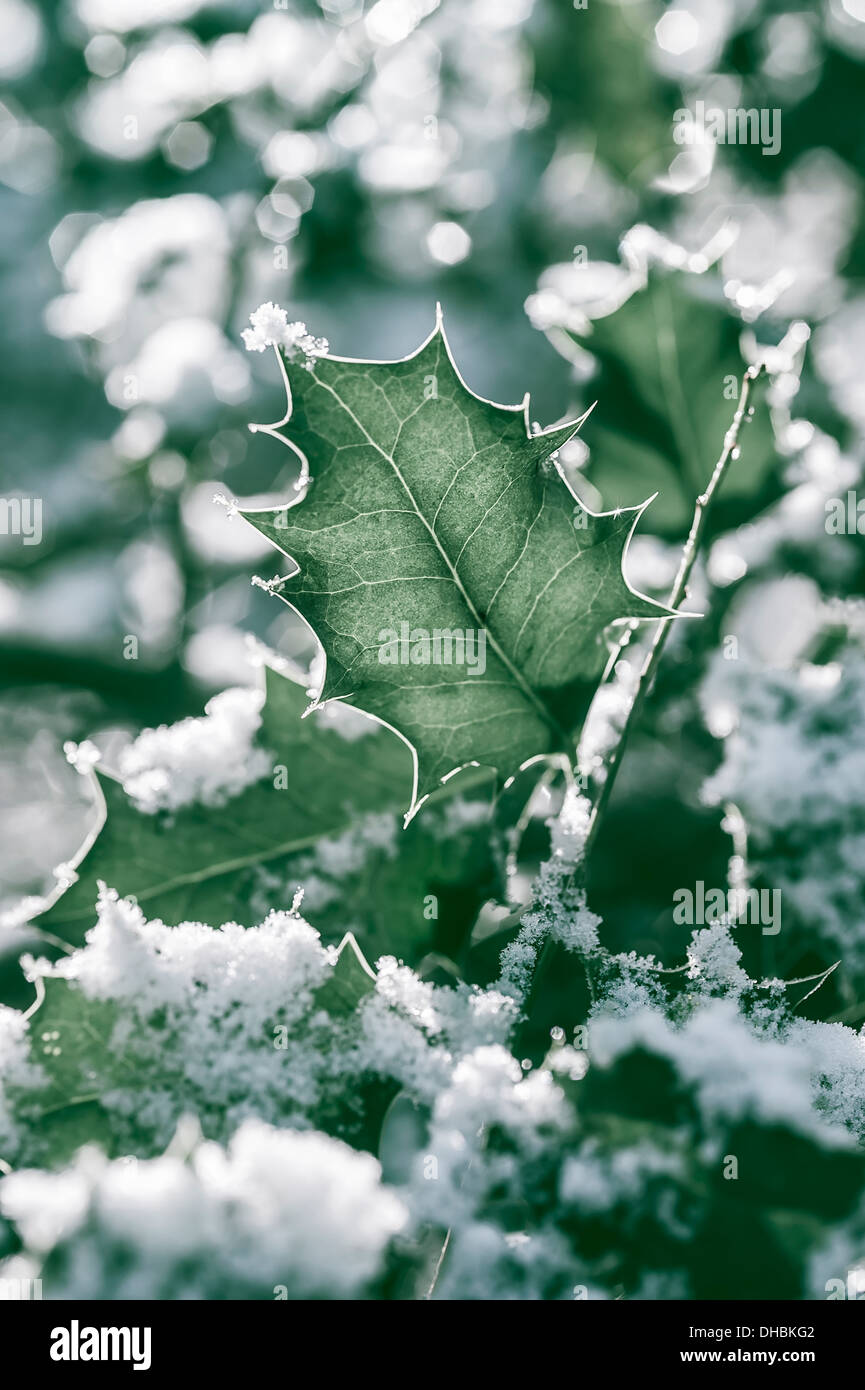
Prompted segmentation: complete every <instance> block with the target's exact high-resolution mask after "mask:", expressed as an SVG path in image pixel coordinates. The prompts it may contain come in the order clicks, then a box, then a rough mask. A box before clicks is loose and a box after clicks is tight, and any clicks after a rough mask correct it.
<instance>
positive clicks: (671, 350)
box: [652, 284, 706, 488]
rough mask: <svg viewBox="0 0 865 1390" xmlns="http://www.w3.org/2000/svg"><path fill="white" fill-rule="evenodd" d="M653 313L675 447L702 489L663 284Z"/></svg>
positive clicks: (672, 321) (662, 380)
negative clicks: (661, 314) (662, 316)
mask: <svg viewBox="0 0 865 1390" xmlns="http://www.w3.org/2000/svg"><path fill="white" fill-rule="evenodd" d="M662 306H663V311H664V318H665V320H666V321H665V322H664V323H660V322H659V318H660V311H661V307H662ZM652 312H653V314H654V316H655V343H656V345H657V348H658V365H659V366H660V369H661V386H662V389H663V392H664V400H665V402H666V405H667V413H668V416H669V420H670V424H671V426H672V429H673V435H674V437H675V440H676V447H677V448H678V450H679V453H680V454H681V456H682V458H683V459H684V461H685V464H686V466H688V468H689V472H690V474H691V479H692V481H693V483H694V485H695V486H696V487H700V488H702V486H703V483H704V482H705V481H706V480H705V479H703V478H701V477H700V476H699V469H700V448H699V441H698V439H697V435H696V433H695V431H694V422H693V420H692V419H691V416H690V413H689V411H688V402H687V400H686V398H685V393H684V391H683V390H682V378H681V371H680V368H679V349H678V344H677V343H676V329H675V322H674V319H673V311H672V308H671V303H670V291H669V287H668V286H667V285H666V284H664V285H661V286H659V287H658V295H657V298H656V299H655V301H654V302H653V305H652ZM686 436H687V437H686ZM689 461H690V462H689Z"/></svg>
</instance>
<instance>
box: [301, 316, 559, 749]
mask: <svg viewBox="0 0 865 1390" xmlns="http://www.w3.org/2000/svg"><path fill="white" fill-rule="evenodd" d="M440 359H441V342H439V343H438V344H437V346H436V366H438V364H439V361H440ZM315 380H316V382H317V383H318V385H319V386H323V387H324V389H325V390H326V391H329V392H330V394H331V395H332V396H333V398H334V400H336V401H337V402H338V403H339V405H340V406H341V407H342V409H343V410H344V411H345V412H346V414H347V415H348V416H350V418H351V419H352V420H353V421H354V423H355V424H356V425H357V428H358V429H359V430H360V431H361V433H362V434H363V435H364V437H365V438H366V439H367V440H368V442H369V443H370V444H371V445H372V447H373V448H374V449H375V450H376V452H377V453H378V454H380V455H381V457H382V458H383V459H384V460H385V462H386V463H389V464H390V466H391V468H392V469H393V471H394V473H395V474H396V476H397V479H398V480H399V482H400V485H401V486H402V488H403V491H404V492H405V494H406V497H407V498H408V499H409V501H410V502H411V505H412V508H413V509H414V512H415V515H416V516H417V517H418V518H419V520H420V521H421V523H422V524H423V526H424V528H425V529H426V531H427V532H428V533H429V535H430V537H431V539H432V542H433V544H434V545H435V548H436V550H437V551H438V553H439V555H440V556H441V558H442V560H443V561H444V563H445V565H446V566H447V568H448V570H449V572H450V575H451V578H452V580H453V582H454V584H455V585H456V586H457V590H458V591H459V593H460V595H461V596H462V598H463V600H464V602H465V604H466V607H467V608H468V610H469V612H470V613H471V615H472V617H473V619H474V621H475V624H476V626H477V631H478V632H480V631H481V630H482V629H483V631H484V632H486V634H487V638H488V640H489V643H490V646H491V647H492V648H493V650H494V651H495V653H496V656H497V657H498V658H499V660H500V661H501V662H502V664H503V665H504V667H505V669H506V670H507V671H508V672H509V673H510V675H511V678H512V679H513V681H514V683H515V684H516V685H517V686H519V688H520V690H522V692H523V694H524V695H526V696H527V698H528V699H529V701H530V702H531V703H532V704H533V705H534V707H535V709H536V710H537V711H538V713H539V714H540V716H541V718H542V719H543V720H544V722H545V723H546V724H547V725H548V726H549V727H550V728H551V729H552V730H553V731H554V733H555V734H556V737H557V738H558V739H560V740H562V741H563V742H565V741H566V739H567V735H566V734H565V731H564V729H562V728H561V726H560V725H559V723H558V722H557V720H555V719H554V718H553V717H552V715H551V714H550V712H549V710H548V709H547V708H546V706H545V705H544V703H543V701H542V700H541V699H539V697H538V696H537V695H536V694H535V692H534V690H532V687H531V686H530V685H529V683H528V681H527V680H526V679H525V677H524V676H523V674H522V672H521V671H520V670H519V669H518V668H517V667H516V666H514V664H513V662H512V661H511V660H510V658H509V656H508V655H507V653H506V652H505V651H504V650H503V649H502V647H501V646H500V645H499V643H498V641H497V640H496V637H495V634H494V633H492V632H490V631H489V630H488V629H487V628H485V627H484V624H483V623H482V621H481V616H480V614H479V613H478V610H477V608H476V607H475V605H474V603H473V602H472V599H471V597H470V595H469V594H468V592H467V590H466V588H465V585H464V584H463V582H462V579H461V578H460V576H459V573H458V571H457V570H456V568H455V567H454V565H453V563H452V561H451V558H450V556H449V555H448V553H447V551H446V550H445V548H444V546H443V545H442V543H441V541H440V540H439V538H438V536H437V535H436V533H435V530H434V529H433V527H432V526H431V525H430V523H429V522H428V521H427V519H426V517H425V516H424V514H423V512H422V511H421V509H420V507H419V506H418V504H417V500H416V499H415V496H414V493H413V492H412V490H411V488H410V487H409V485H408V483H407V482H406V480H405V478H404V477H403V475H402V473H401V471H400V468H399V465H398V464H397V462H396V459H395V458H394V457H393V455H392V454H389V453H388V452H387V450H386V449H383V448H382V447H381V445H380V444H379V443H377V441H376V440H375V439H373V437H372V435H371V434H370V433H369V430H367V428H366V426H365V425H364V424H363V423H362V422H361V421H360V420H359V419H358V418H357V416H356V415H355V413H354V411H353V410H352V408H351V406H350V405H348V403H347V402H346V401H344V400H343V398H342V396H341V395H340V394H339V392H338V391H337V390H335V389H334V387H333V386H331V385H330V383H329V382H327V381H322V379H321V378H320V377H319V376H316V378H315ZM418 409H420V407H418ZM411 418H412V417H411V416H408V417H407V419H411ZM405 423H406V421H405V420H401V421H400V424H399V428H398V430H397V433H396V444H398V443H399V438H400V435H401V434H402V429H403V426H404V425H405ZM396 444H395V446H394V447H396ZM476 457H477V451H475V453H474V454H473V455H472V459H474V458H476ZM469 461H471V460H469ZM461 553H462V552H461Z"/></svg>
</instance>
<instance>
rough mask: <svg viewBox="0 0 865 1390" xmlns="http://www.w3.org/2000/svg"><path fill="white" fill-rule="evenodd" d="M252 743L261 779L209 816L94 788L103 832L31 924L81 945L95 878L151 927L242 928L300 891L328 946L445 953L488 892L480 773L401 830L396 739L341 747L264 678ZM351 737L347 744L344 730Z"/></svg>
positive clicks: (382, 732)
mask: <svg viewBox="0 0 865 1390" xmlns="http://www.w3.org/2000/svg"><path fill="white" fill-rule="evenodd" d="M265 678H266V701H265V704H264V707H263V713H262V724H261V728H260V730H259V733H258V738H257V742H258V744H259V746H260V747H263V748H266V749H267V750H268V751H269V752H270V753H271V754H272V756H273V771H272V774H268V775H267V776H265V777H264V778H263V779H262V780H261V781H258V782H255V783H253V784H252V785H251V786H249V787H248V788H246V790H245V791H243V792H241V793H240V795H238V796H236V797H234V798H233V799H232V800H230V801H229V802H227V803H226V804H225V805H221V806H207V805H203V804H200V803H195V804H192V805H189V806H185V807H182V808H180V809H179V810H176V811H173V812H171V813H167V812H158V813H156V814H148V813H146V812H143V811H140V810H138V809H137V808H136V806H135V805H134V803H133V802H132V801H130V800H129V798H128V797H127V795H126V793H125V791H124V789H123V786H122V785H121V783H120V782H119V781H118V780H117V778H116V777H114V776H112V775H110V774H108V773H105V772H101V771H100V772H97V773H95V774H89V775H90V776H91V777H92V778H93V785H94V792H95V796H96V799H97V803H98V805H99V808H100V811H99V819H100V825H99V827H98V828H97V830H96V831H95V832H94V834H93V835H91V836H90V837H89V838H88V841H87V842H86V844H85V845H84V846H83V849H82V851H81V854H80V855H79V859H78V862H77V864H76V865H75V868H76V870H77V878H76V879H75V881H74V882H73V883H72V884H71V885H70V886H69V887H68V888H66V890H65V891H62V892H59V893H58V895H57V896H56V897H55V899H54V901H53V902H52V903H51V905H50V906H49V907H48V908H47V910H46V911H45V912H43V913H42V915H41V916H40V917H39V918H38V925H39V926H40V927H42V928H43V929H44V930H45V931H47V932H50V933H52V934H53V935H54V936H57V937H60V938H61V939H62V940H64V941H68V942H71V943H72V944H74V945H80V944H81V942H82V941H83V940H84V935H85V932H86V931H87V930H88V929H89V928H90V927H91V926H92V925H93V923H94V921H95V918H96V913H95V903H96V897H97V893H98V884H99V882H100V881H102V882H105V883H107V884H109V885H110V886H111V887H112V888H114V889H116V890H117V892H119V893H120V894H121V896H124V897H127V896H132V897H135V898H136V899H137V900H138V902H139V903H140V905H141V907H142V908H143V909H144V911H145V912H146V914H147V916H148V917H151V918H158V919H159V920H161V921H163V922H165V923H167V924H168V925H170V926H176V925H178V924H179V923H180V922H184V921H201V922H239V923H241V925H243V926H253V925H254V924H255V923H256V922H259V921H261V919H262V918H263V917H264V916H266V914H267V913H268V912H269V911H270V910H271V909H273V908H277V909H286V908H289V907H290V906H291V904H292V899H293V897H294V894H295V891H296V890H297V888H299V887H301V888H305V889H306V892H307V897H306V901H305V902H304V906H303V911H304V913H305V915H306V916H307V917H308V919H309V920H310V922H311V923H312V924H313V925H314V926H315V927H316V928H317V930H319V931H320V932H321V934H322V937H323V938H324V940H325V941H339V940H340V939H341V938H342V937H343V935H344V934H345V932H346V931H349V930H351V931H353V932H355V934H356V935H357V936H358V938H359V940H361V941H362V942H363V945H364V948H365V950H366V951H367V952H368V954H369V955H370V957H371V958H373V959H375V958H377V957H378V956H379V955H381V954H382V953H386V952H389V953H393V954H395V955H398V956H401V957H403V958H404V959H406V960H409V961H414V960H416V959H418V958H419V957H420V956H422V955H423V954H424V953H425V952H426V951H428V950H430V949H432V948H433V946H438V947H440V948H441V949H443V950H446V951H447V952H448V953H450V954H457V953H458V952H459V950H460V947H461V944H462V942H463V940H464V938H467V937H468V934H469V932H470V931H471V928H472V926H473V923H474V918H475V915H476V913H477V910H478V909H479V907H480V905H481V903H482V902H483V901H484V900H485V899H486V898H487V897H490V896H493V895H494V894H495V893H496V892H497V891H499V889H500V881H499V876H498V872H497V869H496V866H495V863H494V859H493V849H492V847H491V845H490V836H489V821H490V816H491V808H492V791H493V787H492V776H491V774H490V773H488V772H484V771H482V770H480V769H477V768H473V769H467V771H466V772H465V773H464V774H463V775H462V776H461V777H459V778H455V779H454V781H453V782H452V783H448V786H447V787H446V788H442V789H441V791H440V793H439V794H438V796H437V798H436V799H435V805H434V806H433V807H431V808H430V809H431V816H430V819H429V820H428V821H427V822H426V823H423V824H422V823H420V822H418V823H413V824H412V825H411V826H409V827H408V828H407V829H405V830H403V826H402V815H401V806H402V805H403V804H404V801H405V798H406V796H407V794H408V789H409V787H410V786H411V759H410V757H409V755H408V753H407V751H406V749H405V747H404V745H403V744H402V742H401V741H400V740H399V739H397V738H395V737H393V735H392V734H391V733H390V732H389V731H388V730H386V729H384V728H381V727H380V726H378V725H376V724H375V722H374V721H372V720H370V721H368V725H369V732H367V733H364V734H362V735H361V736H360V737H358V736H354V737H352V738H350V739H349V738H347V737H345V736H344V733H343V732H340V721H338V720H334V719H332V718H329V717H328V713H327V712H321V711H319V712H315V713H313V714H312V715H310V717H309V718H306V719H304V718H302V717H301V716H302V714H303V712H304V710H305V709H306V707H307V705H308V700H307V698H306V694H305V691H304V688H303V686H301V685H299V684H296V683H295V682H294V681H292V680H290V679H288V678H287V677H285V676H283V675H281V674H279V673H277V672H275V671H272V670H267V671H266V675H265ZM356 732H357V731H356V730H355V734H356Z"/></svg>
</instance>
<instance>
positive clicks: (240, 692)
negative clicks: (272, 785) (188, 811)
mask: <svg viewBox="0 0 865 1390" xmlns="http://www.w3.org/2000/svg"><path fill="white" fill-rule="evenodd" d="M263 704H264V694H263V692H262V691H261V690H258V689H248V688H244V687H237V688H234V689H230V690H224V691H223V692H222V693H221V694H219V695H214V697H213V698H212V699H211V700H209V701H208V703H207V704H206V705H205V714H204V715H203V716H201V717H198V718H190V719H182V720H180V722H179V723H177V724H170V725H167V724H161V725H160V726H159V728H157V729H145V730H144V731H143V732H142V733H140V734H139V735H138V737H137V738H136V739H135V740H134V742H133V743H131V744H130V745H129V746H128V747H127V748H125V749H124V750H123V752H122V753H121V755H120V764H119V772H120V777H121V780H122V782H123V789H124V791H125V792H126V794H127V796H129V798H130V799H131V801H132V802H133V803H134V805H135V806H136V807H137V808H138V810H139V811H144V812H145V813H147V814H148V815H154V814H155V813H156V812H157V811H176V810H179V809H180V808H181V807H182V806H188V805H190V804H192V803H193V802H200V803H202V804H203V805H205V806H222V805H224V804H225V802H226V801H229V800H230V799H231V798H232V797H234V796H237V795H238V794H239V793H240V792H242V791H244V790H245V788H246V787H249V786H251V785H252V784H253V783H254V782H258V781H260V780H261V778H263V777H266V776H267V775H268V773H270V772H271V770H272V767H273V761H274V760H273V756H272V755H271V754H270V753H268V752H267V750H266V749H263V748H256V747H255V746H254V739H255V735H256V733H257V732H258V729H259V726H260V724H261V708H262V705H263Z"/></svg>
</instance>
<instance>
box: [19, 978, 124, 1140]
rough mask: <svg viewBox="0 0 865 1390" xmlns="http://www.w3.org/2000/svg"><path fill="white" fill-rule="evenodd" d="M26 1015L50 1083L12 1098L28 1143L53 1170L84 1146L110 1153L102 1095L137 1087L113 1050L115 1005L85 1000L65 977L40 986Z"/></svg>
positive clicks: (36, 1057) (35, 1053)
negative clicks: (98, 1146)
mask: <svg viewBox="0 0 865 1390" xmlns="http://www.w3.org/2000/svg"><path fill="white" fill-rule="evenodd" d="M37 988H38V994H37V1001H36V1003H35V1004H34V1005H33V1007H32V1009H30V1010H29V1018H30V1055H31V1059H32V1060H33V1062H35V1063H37V1064H38V1065H39V1066H40V1068H41V1070H42V1072H43V1074H44V1076H45V1080H46V1084H45V1085H44V1086H40V1087H35V1088H33V1089H29V1088H28V1090H27V1091H26V1092H25V1093H24V1094H20V1095H16V1094H14V1093H12V1095H11V1097H10V1098H11V1100H12V1101H13V1103H14V1104H15V1106H16V1109H18V1110H19V1112H20V1115H21V1117H22V1118H23V1119H26V1123H27V1132H28V1146H29V1148H30V1151H31V1152H37V1153H38V1156H39V1161H40V1162H42V1163H45V1164H47V1165H49V1166H51V1165H54V1164H60V1163H64V1162H66V1161H67V1160H68V1159H69V1157H70V1156H71V1155H72V1154H73V1153H74V1152H75V1150H76V1149H78V1148H80V1147H81V1145H82V1144H87V1143H101V1144H102V1145H103V1147H105V1148H107V1149H108V1150H109V1151H110V1150H111V1148H112V1138H111V1125H110V1121H109V1118H108V1116H107V1115H106V1112H105V1111H104V1110H103V1109H102V1106H101V1104H100V1099H101V1097H102V1095H103V1094H104V1093H105V1092H107V1091H109V1090H111V1089H113V1088H114V1087H121V1086H129V1085H131V1084H135V1068H134V1066H132V1065H131V1063H130V1062H128V1061H127V1060H126V1059H125V1058H124V1056H123V1053H122V1051H116V1050H114V1049H113V1048H112V1041H111V1040H112V1034H113V1032H114V1028H115V1025H116V1023H117V1021H118V1017H119V1014H118V1008H117V1004H116V1003H115V1002H114V1001H112V1000H99V999H93V1000H85V999H84V998H83V996H82V995H81V993H80V991H79V990H78V988H77V986H76V985H74V984H71V983H70V982H69V981H68V980H64V979H60V978H57V977H48V978H46V979H40V980H39V981H38V987H37Z"/></svg>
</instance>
